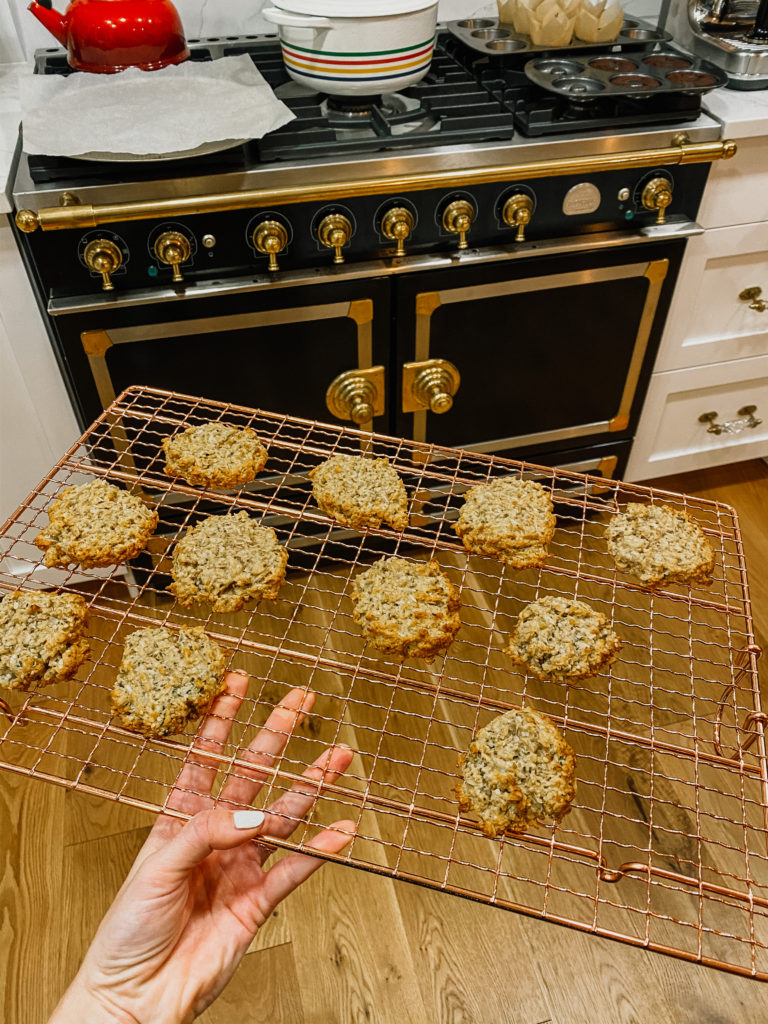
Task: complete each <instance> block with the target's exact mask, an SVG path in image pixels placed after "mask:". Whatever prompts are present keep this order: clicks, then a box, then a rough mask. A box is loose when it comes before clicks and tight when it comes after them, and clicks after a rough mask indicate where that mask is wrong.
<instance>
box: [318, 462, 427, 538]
mask: <svg viewBox="0 0 768 1024" xmlns="http://www.w3.org/2000/svg"><path fill="white" fill-rule="evenodd" d="M309 475H310V477H311V478H312V494H313V495H314V497H315V501H316V502H317V504H318V505H319V506H320V508H321V509H322V510H323V512H327V513H328V515H330V516H333V518H334V519H335V520H337V522H339V523H343V525H344V526H351V527H353V528H354V529H355V530H363V529H366V528H367V527H370V528H373V529H378V527H380V526H381V524H382V523H388V524H389V525H390V526H391V527H393V528H394V529H395V530H404V529H405V528H406V527H407V526H408V496H407V494H406V493H405V486H404V484H403V481H402V480H401V479H400V477H399V476H398V474H397V472H396V471H395V470H394V469H393V468H392V466H390V464H389V459H365V458H363V457H362V456H361V455H332V456H331V458H330V459H328V461H327V462H323V463H321V464H320V465H319V466H316V467H315V468H314V469H313V470H312V472H311V473H310V474H309Z"/></svg>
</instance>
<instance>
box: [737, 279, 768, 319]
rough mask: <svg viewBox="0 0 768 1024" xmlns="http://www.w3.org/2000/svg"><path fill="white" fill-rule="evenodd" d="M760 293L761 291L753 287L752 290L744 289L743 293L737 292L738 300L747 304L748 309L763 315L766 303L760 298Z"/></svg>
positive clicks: (767, 303)
mask: <svg viewBox="0 0 768 1024" xmlns="http://www.w3.org/2000/svg"><path fill="white" fill-rule="evenodd" d="M762 293H763V289H762V288H760V287H759V286H758V285H755V286H754V287H752V288H745V289H744V291H741V292H739V298H740V299H741V301H742V302H748V303H749V308H750V309H754V311H755V312H756V313H764V312H765V311H766V309H768V302H766V301H765V299H761V298H760V296H761V295H762Z"/></svg>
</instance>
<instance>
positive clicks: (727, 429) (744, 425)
mask: <svg viewBox="0 0 768 1024" xmlns="http://www.w3.org/2000/svg"><path fill="white" fill-rule="evenodd" d="M756 411H757V406H756V405H742V407H741V408H740V409H739V416H741V417H742V418H741V419H738V420H726V422H725V423H715V420H716V419H717V413H716V412H703V413H702V414H701V416H699V423H708V424H709V426H708V427H707V433H708V434H740V433H741V431H742V430H754V428H755V427H759V426H760V424H761V423H762V422H763V421H762V420H759V419H758V418H757V417H756V416H755V412H756Z"/></svg>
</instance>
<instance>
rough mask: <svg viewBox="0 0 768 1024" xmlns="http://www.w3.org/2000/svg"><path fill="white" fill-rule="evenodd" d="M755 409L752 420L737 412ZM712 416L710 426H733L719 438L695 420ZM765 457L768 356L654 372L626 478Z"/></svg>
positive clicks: (767, 442) (654, 475)
mask: <svg viewBox="0 0 768 1024" xmlns="http://www.w3.org/2000/svg"><path fill="white" fill-rule="evenodd" d="M751 405H754V406H756V410H755V412H754V417H753V418H754V419H755V420H756V419H760V420H762V423H760V424H758V425H750V420H749V417H748V416H747V415H745V414H743V413H741V412H740V410H742V409H743V408H744V407H745V406H751ZM713 412H716V413H717V416H716V419H715V420H714V423H718V424H724V423H727V422H730V423H731V424H732V426H731V429H730V430H729V431H725V432H723V433H720V434H715V433H711V432H709V431H708V429H707V428H708V426H709V425H710V424H709V423H702V422H700V420H699V417H700V416H701V415H702V414H704V413H713ZM765 455H768V355H767V356H761V357H759V358H757V359H739V360H735V361H733V362H729V363H717V364H713V365H711V366H699V367H697V368H696V369H693V370H673V371H671V372H670V373H656V374H654V375H653V377H652V378H651V385H650V388H649V389H648V395H647V398H646V400H645V405H644V406H643V411H642V413H641V416H640V423H639V426H638V430H637V434H636V436H635V443H634V445H633V448H632V454H631V456H630V459H629V465H628V466H627V473H626V476H627V479H628V480H647V479H651V478H653V477H656V476H664V475H666V474H667V473H683V472H686V471H687V470H690V469H700V468H701V467H703V466H719V465H722V464H723V463H726V462H740V461H741V460H742V459H752V458H758V457H761V456H765Z"/></svg>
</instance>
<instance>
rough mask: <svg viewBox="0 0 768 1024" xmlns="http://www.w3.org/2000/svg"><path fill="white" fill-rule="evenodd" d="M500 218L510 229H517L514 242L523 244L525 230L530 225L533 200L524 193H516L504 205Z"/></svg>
mask: <svg viewBox="0 0 768 1024" xmlns="http://www.w3.org/2000/svg"><path fill="white" fill-rule="evenodd" d="M501 216H502V217H503V218H504V223H505V224H508V225H509V226H510V227H511V228H517V234H516V235H515V241H516V242H524V241H525V229H526V227H527V226H528V225H529V224H530V223H531V217H532V216H533V200H532V199H531V197H530V196H529V195H526V194H525V193H524V192H517V193H515V195H513V196H510V197H509V199H508V200H507V201H506V203H504V209H503V210H502V211H501Z"/></svg>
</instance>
